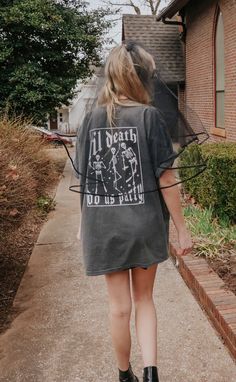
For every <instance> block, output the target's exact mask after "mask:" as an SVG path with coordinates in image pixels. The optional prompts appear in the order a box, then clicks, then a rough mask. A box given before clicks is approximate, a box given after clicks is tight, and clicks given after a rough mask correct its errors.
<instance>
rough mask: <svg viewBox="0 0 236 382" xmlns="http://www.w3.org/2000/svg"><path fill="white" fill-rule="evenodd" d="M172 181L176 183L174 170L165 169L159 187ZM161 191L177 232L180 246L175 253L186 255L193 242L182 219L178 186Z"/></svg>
mask: <svg viewBox="0 0 236 382" xmlns="http://www.w3.org/2000/svg"><path fill="white" fill-rule="evenodd" d="M174 183H176V179H175V174H174V170H165V171H164V172H163V173H162V175H161V176H160V179H159V184H160V187H165V186H171V185H172V184H174ZM161 192H162V195H163V198H164V200H165V203H166V206H167V208H168V210H169V212H170V215H171V217H172V220H173V222H174V225H175V228H176V230H177V233H178V240H179V245H180V248H179V249H177V254H178V255H180V256H182V255H186V254H188V253H189V252H190V251H191V249H192V247H193V244H192V240H191V236H190V233H189V231H188V229H187V227H186V224H185V221H184V216H183V213H182V207H181V200H180V193H179V188H178V186H172V187H169V188H163V189H161Z"/></svg>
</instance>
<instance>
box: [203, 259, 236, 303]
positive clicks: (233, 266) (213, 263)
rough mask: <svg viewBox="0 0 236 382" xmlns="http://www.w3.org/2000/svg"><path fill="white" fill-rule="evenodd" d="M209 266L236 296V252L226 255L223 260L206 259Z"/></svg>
mask: <svg viewBox="0 0 236 382" xmlns="http://www.w3.org/2000/svg"><path fill="white" fill-rule="evenodd" d="M206 261H207V263H208V265H209V266H210V267H211V268H212V269H213V270H214V271H215V272H216V273H217V274H218V276H219V277H220V278H221V279H222V280H223V281H224V282H225V284H226V286H227V288H228V289H229V290H231V291H232V292H233V293H234V294H235V295H236V252H235V253H233V252H231V253H225V254H224V257H223V258H216V259H206Z"/></svg>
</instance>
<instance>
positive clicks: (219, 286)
mask: <svg viewBox="0 0 236 382" xmlns="http://www.w3.org/2000/svg"><path fill="white" fill-rule="evenodd" d="M170 255H171V257H172V258H173V259H175V261H177V263H176V265H177V264H178V269H179V272H180V274H181V275H182V277H183V279H184V281H185V283H186V284H187V286H188V287H189V288H190V289H191V290H192V291H193V293H194V295H195V296H196V298H197V299H198V301H199V302H200V304H201V305H202V306H203V308H204V309H205V311H206V312H207V314H208V316H209V318H210V319H211V321H212V323H213V324H214V326H215V328H216V330H217V331H218V333H219V334H220V335H221V336H222V337H223V340H224V342H225V344H226V346H227V347H228V349H229V350H230V352H231V354H232V356H233V358H234V359H235V360H236V296H235V295H234V293H233V292H231V291H230V290H227V289H226V285H225V283H224V281H223V280H222V279H221V278H220V277H219V276H218V275H217V273H216V272H215V271H214V270H213V269H212V268H211V267H210V266H209V265H208V263H207V261H206V260H205V259H204V258H202V257H196V256H193V255H186V256H181V257H180V256H178V257H177V256H176V251H175V249H174V247H173V246H172V245H170Z"/></svg>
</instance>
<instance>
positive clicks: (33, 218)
mask: <svg viewBox="0 0 236 382" xmlns="http://www.w3.org/2000/svg"><path fill="white" fill-rule="evenodd" d="M49 151H50V155H51V156H52V158H53V160H54V161H55V163H56V169H57V172H58V178H57V180H56V181H55V182H54V183H53V184H51V186H50V189H48V190H47V193H49V194H50V195H51V196H53V195H54V194H55V190H56V187H57V184H58V182H59V180H60V177H61V174H62V171H63V169H64V166H65V162H66V155H65V152H64V149H63V148H54V149H49ZM46 220H47V215H46V214H42V213H41V212H40V211H39V210H38V209H36V208H35V209H32V210H31V211H29V213H28V214H27V216H26V217H25V219H24V221H23V223H22V224H21V226H20V228H19V229H18V230H17V231H14V232H13V233H12V242H11V245H10V247H9V246H8V248H7V250H6V252H5V253H1V254H0V333H1V332H3V331H5V330H6V329H7V328H8V327H9V326H10V324H11V322H12V318H13V317H14V310H13V308H12V304H13V301H14V298H15V295H16V293H17V290H18V287H19V285H20V282H21V279H22V276H23V274H24V272H25V269H26V267H27V264H28V261H29V259H30V256H31V253H32V250H33V247H34V244H35V242H36V241H37V238H38V235H39V232H40V230H41V227H42V225H43V223H44V222H45V221H46Z"/></svg>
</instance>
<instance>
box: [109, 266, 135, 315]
mask: <svg viewBox="0 0 236 382" xmlns="http://www.w3.org/2000/svg"><path fill="white" fill-rule="evenodd" d="M105 280H106V284H107V291H108V298H109V305H110V308H111V311H112V312H113V313H117V314H119V315H122V314H130V312H131V308H132V300H131V291H130V274H129V270H123V271H118V272H112V273H108V274H106V275H105Z"/></svg>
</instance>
